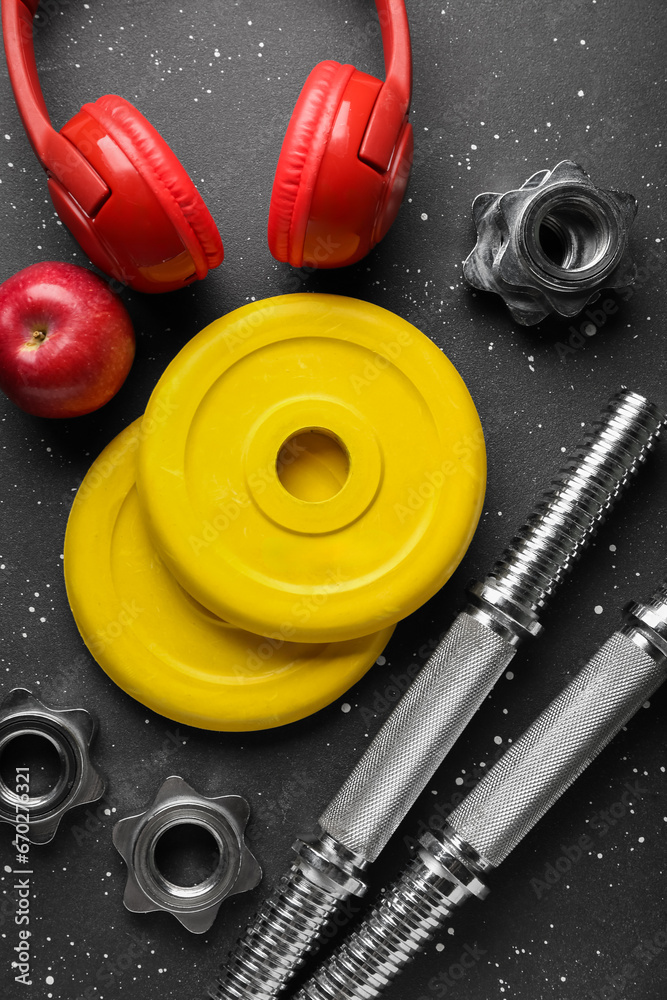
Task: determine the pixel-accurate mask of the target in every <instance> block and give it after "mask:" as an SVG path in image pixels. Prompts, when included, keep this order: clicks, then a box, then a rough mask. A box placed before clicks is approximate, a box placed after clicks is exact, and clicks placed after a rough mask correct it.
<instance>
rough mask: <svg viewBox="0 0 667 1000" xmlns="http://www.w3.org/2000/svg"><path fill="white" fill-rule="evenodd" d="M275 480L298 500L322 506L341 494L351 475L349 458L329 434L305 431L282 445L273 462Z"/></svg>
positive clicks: (334, 436)
mask: <svg viewBox="0 0 667 1000" xmlns="http://www.w3.org/2000/svg"><path fill="white" fill-rule="evenodd" d="M276 471H277V473H278V478H279V480H280V482H281V483H282V484H283V486H284V487H285V489H286V490H287V492H288V493H290V494H291V495H292V496H293V497H296V498H297V499H298V500H306V501H308V502H309V503H321V502H322V501H324V500H330V499H331V498H332V497H335V496H336V494H337V493H340V491H341V489H342V488H343V486H344V485H345V483H346V481H347V477H348V475H349V473H350V456H349V454H348V452H347V449H346V448H345V446H344V444H343V443H342V441H340V440H339V438H337V437H336V435H335V434H333V433H332V432H331V431H327V430H324V429H322V428H319V427H313V428H306V429H304V430H301V431H299V432H298V433H296V434H293V435H292V436H291V437H290V438H288V440H287V441H285V443H284V444H283V446H282V447H281V449H280V451H279V452H278V458H277V460H276Z"/></svg>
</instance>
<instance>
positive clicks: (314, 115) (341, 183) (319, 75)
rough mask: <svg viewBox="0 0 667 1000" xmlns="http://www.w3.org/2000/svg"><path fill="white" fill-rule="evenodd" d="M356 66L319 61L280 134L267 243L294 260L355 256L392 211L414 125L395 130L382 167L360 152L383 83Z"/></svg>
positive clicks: (315, 263)
mask: <svg viewBox="0 0 667 1000" xmlns="http://www.w3.org/2000/svg"><path fill="white" fill-rule="evenodd" d="M382 86H383V84H382V81H381V80H378V79H377V77H374V76H369V75H368V74H367V73H360V72H359V71H358V70H356V69H355V68H354V66H349V65H344V66H343V65H341V64H340V63H336V62H322V63H319V65H317V66H316V67H315V69H314V70H313V71H312V73H311V74H310V76H309V77H308V79H307V80H306V83H305V85H304V87H303V90H302V91H301V94H300V96H299V99H298V101H297V104H296V107H295V109H294V114H293V115H292V118H291V120H290V123H289V127H288V129H287V132H286V134H285V139H284V142H283V146H282V150H281V152H280V158H279V160H278V166H277V168H276V176H275V180H274V182H273V191H272V194H271V205H270V209H269V226H268V238H269V249H270V250H271V253H272V254H273V256H274V257H275V258H276V259H277V260H281V261H284V262H285V263H288V264H291V265H292V266H293V267H303V266H306V267H313V268H332V267H345V266H347V265H348V264H354V263H356V262H357V261H358V260H361V258H362V257H364V256H365V255H366V254H367V253H369V252H370V250H372V249H373V247H374V246H375V244H376V243H378V242H379V240H380V239H382V237H383V236H384V235H385V233H386V232H387V230H388V229H389V227H390V225H391V223H392V222H393V221H394V218H395V217H396V213H397V212H398V209H399V206H400V204H401V201H402V199H403V195H404V193H405V189H406V186H407V179H408V175H409V173H410V165H411V163H412V127H411V126H410V125H409V123H408V122H407V121H404V122H403V125H402V127H401V129H400V131H399V133H398V135H397V136H396V140H395V145H394V153H393V156H392V159H391V162H390V163H389V167H388V169H387V170H386V171H382V170H378V169H376V168H375V167H374V166H373V165H372V164H370V163H367V162H365V161H364V160H362V159H360V157H359V150H360V149H361V145H362V142H363V138H364V135H365V134H366V130H367V128H368V123H369V121H370V118H371V115H372V113H373V109H374V107H375V105H376V102H377V100H378V95H379V94H380V91H381V89H382Z"/></svg>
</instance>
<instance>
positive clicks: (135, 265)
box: [49, 94, 223, 292]
mask: <svg viewBox="0 0 667 1000" xmlns="http://www.w3.org/2000/svg"><path fill="white" fill-rule="evenodd" d="M61 131H62V134H63V135H64V136H65V137H66V138H67V139H69V141H70V142H71V143H72V144H73V145H74V146H76V147H77V149H78V150H79V151H80V152H81V153H82V154H83V155H84V156H85V157H86V159H87V160H88V161H89V163H90V164H91V165H92V166H93V167H94V168H95V170H96V171H97V173H98V174H99V175H100V177H102V179H103V180H104V181H105V182H106V183H107V185H108V187H109V189H110V195H109V197H108V198H107V199H106V201H105V202H104V203H103V204H102V206H101V207H100V208H99V209H98V210H97V211H96V212H95V214H94V216H93V217H92V218H90V217H88V216H87V215H85V214H84V213H83V212H82V210H81V208H80V207H79V206H78V205H77V203H76V201H75V200H74V199H73V198H72V197H71V195H69V193H68V191H67V190H66V189H65V188H64V187H63V186H62V185H61V184H59V183H58V181H56V180H55V179H54V178H50V180H49V190H50V192H51V197H52V199H53V202H54V205H55V207H56V210H57V211H58V214H59V215H60V217H61V219H62V221H63V222H64V223H65V225H66V226H68V228H69V229H70V230H71V231H72V233H73V235H74V236H75V237H76V239H77V240H78V241H79V243H80V244H81V246H82V248H83V249H84V250H85V252H86V253H87V254H88V256H89V257H90V259H91V261H92V262H93V263H94V264H96V265H97V266H98V267H99V268H100V269H101V270H103V271H105V272H106V273H108V274H110V275H112V276H113V277H114V278H116V279H117V280H119V281H121V282H122V283H123V284H127V285H130V286H131V287H132V288H135V289H137V290H138V291H141V292H165V291H173V290H175V289H178V288H182V287H183V286H184V285H187V284H189V283H190V282H191V281H194V280H195V279H196V278H203V277H205V275H206V274H207V273H208V271H209V269H210V268H213V267H217V266H218V264H220V262H221V261H222V259H223V248H222V241H221V239H220V235H219V233H218V230H217V228H216V226H215V223H214V222H213V219H212V218H211V215H210V213H209V211H208V209H207V208H206V205H205V204H204V201H203V199H202V198H201V195H200V194H199V192H198V191H197V189H196V187H195V186H194V184H193V182H192V180H191V179H190V177H189V176H188V174H187V173H186V171H185V169H184V168H183V166H182V165H181V163H180V161H179V160H178V159H177V157H176V156H175V155H174V153H173V152H172V151H171V149H170V148H169V146H168V145H167V144H166V142H165V141H164V140H163V139H162V137H161V136H160V135H159V133H158V132H156V130H155V129H154V128H153V126H152V125H151V124H150V123H149V122H148V121H147V120H146V119H145V118H144V117H143V115H142V114H140V113H139V112H138V111H137V110H136V108H134V107H133V106H132V105H131V104H129V103H128V102H127V101H125V100H123V98H121V97H117V96H115V95H113V94H109V95H107V96H106V97H101V98H100V99H99V100H98V101H95V103H94V104H85V105H84V106H83V108H82V109H81V111H80V112H79V113H78V114H77V115H75V116H74V117H73V118H72V119H71V120H70V121H69V122H68V123H67V124H66V125H65V126H64V127H63V128H62V130H61Z"/></svg>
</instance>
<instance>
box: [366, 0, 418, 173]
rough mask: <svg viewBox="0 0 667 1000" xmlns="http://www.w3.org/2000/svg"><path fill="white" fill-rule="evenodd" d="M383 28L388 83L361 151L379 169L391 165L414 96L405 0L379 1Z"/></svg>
mask: <svg viewBox="0 0 667 1000" xmlns="http://www.w3.org/2000/svg"><path fill="white" fill-rule="evenodd" d="M375 6H376V8H377V12H378V18H379V19H380V30H381V31H382V46H383V48H384V66H385V82H384V83H383V84H382V89H381V90H380V93H379V94H378V97H377V100H376V102H375V106H374V108H373V111H372V113H371V117H370V121H369V123H368V128H367V129H366V133H365V135H364V138H363V140H362V143H361V148H360V150H359V157H360V159H362V160H364V161H365V162H366V163H369V164H370V165H371V166H372V167H375V168H376V170H382V171H385V170H387V168H388V167H389V163H390V161H391V157H392V153H393V151H394V146H395V145H396V138H397V136H398V135H399V133H400V131H401V126H402V124H403V122H404V120H405V118H406V116H407V114H408V111H409V108H410V99H411V97H412V49H411V45H410V28H409V26H408V15H407V11H406V9H405V3H404V0H375Z"/></svg>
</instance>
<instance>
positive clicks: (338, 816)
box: [319, 611, 516, 861]
mask: <svg viewBox="0 0 667 1000" xmlns="http://www.w3.org/2000/svg"><path fill="white" fill-rule="evenodd" d="M515 651H516V647H514V646H512V645H510V643H509V642H508V641H507V640H506V639H504V638H502V637H501V636H500V635H498V634H497V633H496V632H494V631H492V629H491V628H489V627H488V626H487V625H485V624H483V623H481V622H479V621H477V620H476V619H475V618H473V617H472V616H471V615H470V614H469V613H468V612H467V611H462V612H461V614H459V615H458V617H457V618H456V619H455V621H454V622H453V624H452V626H451V628H449V629H448V631H447V633H446V635H445V638H444V639H443V640H442V642H441V643H440V645H439V646H438V647H437V649H436V651H435V652H434V653H433V655H432V656H431V658H430V659H429V660H428V662H427V663H426V665H425V666H424V667H423V668H422V670H421V671H420V673H419V674H418V675H417V677H416V678H415V680H414V681H413V682H412V684H411V685H410V687H409V688H408V690H407V691H406V692H405V693H404V694H403V697H402V698H401V700H400V701H399V702H398V704H397V706H396V708H395V709H394V711H393V712H392V713H391V716H390V717H389V719H388V720H387V722H385V724H384V725H383V727H382V728H381V729H380V731H379V732H378V734H377V736H376V737H375V738H374V739H373V742H372V743H371V744H370V746H369V747H368V748H367V750H366V752H365V753H364V755H363V756H362V758H361V759H360V761H359V763H358V764H357V765H356V767H355V768H354V770H353V771H352V773H351V774H350V776H349V778H347V780H346V781H345V783H344V784H343V786H342V787H341V789H340V790H339V791H338V793H337V794H336V795H335V796H334V798H333V799H332V801H331V802H330V803H329V805H328V806H327V807H326V809H325V810H324V812H323V813H322V815H321V816H320V819H319V823H320V826H321V827H322V829H323V830H325V831H326V832H327V833H328V834H330V835H331V836H332V837H334V838H335V839H336V840H337V841H339V842H340V843H343V844H345V846H346V847H347V848H348V849H350V850H353V851H355V852H357V853H358V854H360V855H362V856H363V857H364V858H365V859H366V860H367V861H375V859H376V858H377V857H378V855H379V854H380V852H381V851H382V849H383V848H384V847H385V845H386V844H387V842H388V840H389V838H390V837H391V835H392V834H393V832H394V830H395V829H396V828H397V826H398V825H399V823H401V821H402V820H403V819H404V818H405V816H406V815H407V813H408V812H409V810H410V808H411V807H412V805H413V804H414V802H415V801H416V799H417V798H418V797H419V795H420V794H421V792H422V791H423V789H424V788H425V786H426V785H427V783H428V782H429V781H430V780H431V778H432V777H433V775H434V774H435V772H436V770H437V769H438V767H439V766H440V764H441V763H442V761H443V759H444V758H445V757H446V755H447V754H448V753H449V751H450V750H451V748H452V747H453V746H454V744H455V743H456V741H457V739H458V738H459V736H460V735H461V733H462V732H463V730H464V729H465V727H466V726H467V725H468V723H469V722H470V720H471V719H472V717H473V716H474V715H475V714H476V712H477V710H478V709H479V707H480V705H481V704H482V702H483V701H484V699H485V698H486V697H487V695H488V694H489V692H490V691H491V690H492V688H493V687H494V685H495V684H496V682H497V680H498V678H499V677H500V676H501V675H502V673H503V671H504V670H505V669H506V667H507V665H508V664H509V663H510V661H511V660H512V657H513V656H514V654H515Z"/></svg>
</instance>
